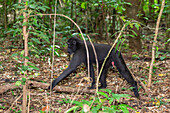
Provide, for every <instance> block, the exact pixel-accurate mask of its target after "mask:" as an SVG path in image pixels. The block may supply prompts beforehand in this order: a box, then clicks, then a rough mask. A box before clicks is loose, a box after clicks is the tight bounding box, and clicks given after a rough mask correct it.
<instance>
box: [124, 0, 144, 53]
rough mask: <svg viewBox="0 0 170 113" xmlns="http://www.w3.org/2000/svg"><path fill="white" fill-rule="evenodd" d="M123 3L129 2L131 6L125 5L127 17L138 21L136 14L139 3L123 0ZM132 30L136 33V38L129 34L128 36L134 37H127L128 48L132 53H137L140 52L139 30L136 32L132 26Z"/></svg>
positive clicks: (134, 0)
mask: <svg viewBox="0 0 170 113" xmlns="http://www.w3.org/2000/svg"><path fill="white" fill-rule="evenodd" d="M125 1H126V2H130V3H131V4H132V5H131V6H130V5H127V8H126V15H127V17H128V18H130V19H134V20H136V21H138V20H139V19H138V17H137V14H138V10H139V6H140V1H139V0H125ZM132 30H133V31H134V32H136V34H137V36H136V35H135V34H134V33H133V32H132V31H130V32H129V34H131V35H134V37H133V38H132V37H129V48H130V49H131V50H132V51H136V52H138V53H139V52H141V51H142V42H141V39H140V29H139V30H137V28H136V27H135V26H134V27H133V28H132Z"/></svg>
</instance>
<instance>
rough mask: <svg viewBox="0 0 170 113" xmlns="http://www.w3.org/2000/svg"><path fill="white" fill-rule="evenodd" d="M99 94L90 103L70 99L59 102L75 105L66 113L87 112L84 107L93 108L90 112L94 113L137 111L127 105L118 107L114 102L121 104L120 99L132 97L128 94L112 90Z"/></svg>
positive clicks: (105, 90)
mask: <svg viewBox="0 0 170 113" xmlns="http://www.w3.org/2000/svg"><path fill="white" fill-rule="evenodd" d="M103 91H104V92H103ZM97 94H98V97H96V98H95V100H93V98H91V99H90V100H89V101H88V100H81V101H75V100H73V101H72V100H70V99H63V101H59V103H71V102H72V104H74V106H73V107H71V108H70V109H68V110H67V111H66V113H69V112H74V113H76V112H80V113H84V111H85V108H84V105H86V106H88V107H90V106H91V108H90V109H89V111H88V112H92V113H98V112H107V113H110V112H111V113H116V112H121V111H122V112H124V113H129V111H128V108H130V109H132V110H135V109H134V108H132V107H130V106H129V105H126V104H118V105H115V104H114V101H117V102H119V101H120V98H122V97H124V98H130V95H128V94H114V93H113V92H112V90H110V89H102V90H101V91H100V92H97ZM106 103H108V105H106ZM108 106H109V107H108Z"/></svg>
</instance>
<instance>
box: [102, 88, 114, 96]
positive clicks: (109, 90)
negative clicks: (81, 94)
mask: <svg viewBox="0 0 170 113" xmlns="http://www.w3.org/2000/svg"><path fill="white" fill-rule="evenodd" d="M100 90H101V91H106V92H108V93H109V95H110V94H111V93H112V90H111V89H100Z"/></svg>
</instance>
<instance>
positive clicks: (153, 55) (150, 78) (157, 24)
mask: <svg viewBox="0 0 170 113" xmlns="http://www.w3.org/2000/svg"><path fill="white" fill-rule="evenodd" d="M164 5H165V0H163V1H162V6H161V10H160V13H159V16H158V19H157V23H156V29H155V37H154V41H153V46H152V61H151V64H150V69H149V79H148V87H150V86H151V82H152V70H153V63H154V61H155V46H156V41H157V36H158V29H159V23H160V20H161V15H162V12H163V9H164Z"/></svg>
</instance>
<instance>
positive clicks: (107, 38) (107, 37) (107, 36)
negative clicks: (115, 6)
mask: <svg viewBox="0 0 170 113" xmlns="http://www.w3.org/2000/svg"><path fill="white" fill-rule="evenodd" d="M103 7H104V1H103V0H102V14H103V23H104V26H105V32H106V38H105V39H106V40H107V42H108V43H110V41H109V35H108V31H107V24H106V22H105V13H104V8H103Z"/></svg>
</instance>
